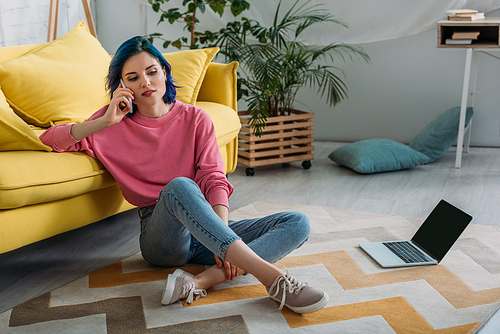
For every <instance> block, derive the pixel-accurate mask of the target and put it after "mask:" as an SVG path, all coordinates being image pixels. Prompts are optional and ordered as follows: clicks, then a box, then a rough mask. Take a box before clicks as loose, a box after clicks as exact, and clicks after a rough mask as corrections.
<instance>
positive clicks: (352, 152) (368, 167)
mask: <svg viewBox="0 0 500 334" xmlns="http://www.w3.org/2000/svg"><path fill="white" fill-rule="evenodd" d="M328 157H329V158H330V159H331V160H333V161H335V162H336V163H338V164H339V165H341V166H345V167H348V168H350V169H352V170H354V171H356V172H358V173H362V174H371V173H377V172H389V171H395V170H400V169H408V168H411V167H413V166H417V165H422V164H425V163H427V162H428V161H429V158H428V157H427V156H426V155H424V154H422V153H420V152H417V151H415V150H414V149H412V148H411V147H409V146H406V145H405V144H401V143H398V142H397V141H394V140H391V139H383V138H375V139H367V140H361V141H358V142H355V143H352V144H348V145H345V146H342V147H339V148H338V149H336V150H335V151H333V152H332V153H330V155H329V156H328Z"/></svg>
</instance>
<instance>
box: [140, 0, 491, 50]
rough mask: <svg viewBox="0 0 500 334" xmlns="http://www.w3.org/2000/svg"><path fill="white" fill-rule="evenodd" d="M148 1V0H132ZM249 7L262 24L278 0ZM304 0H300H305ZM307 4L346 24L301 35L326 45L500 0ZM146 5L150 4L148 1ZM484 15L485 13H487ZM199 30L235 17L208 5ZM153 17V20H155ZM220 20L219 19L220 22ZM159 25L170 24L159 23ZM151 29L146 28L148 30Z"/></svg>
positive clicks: (326, 0)
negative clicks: (214, 10)
mask: <svg viewBox="0 0 500 334" xmlns="http://www.w3.org/2000/svg"><path fill="white" fill-rule="evenodd" d="M135 1H136V2H139V3H143V4H148V3H147V0H135ZM250 2H251V7H250V10H249V11H246V12H244V13H243V14H242V15H240V17H241V16H246V17H248V18H253V19H256V20H257V21H259V22H260V23H261V24H270V23H271V22H272V20H273V18H274V13H275V9H276V6H277V4H278V1H276V0H274V1H269V0H250ZM294 2H295V0H283V2H282V9H281V12H282V13H285V12H286V10H288V9H289V8H290V7H291V5H292V4H293V3H294ZM305 2H306V1H301V3H305ZM307 4H308V5H321V6H322V7H323V8H325V9H327V10H329V11H330V12H331V13H332V14H333V15H334V16H335V18H336V19H339V20H341V21H343V22H345V23H347V24H348V25H349V28H344V27H341V26H338V25H334V24H331V25H329V27H330V28H329V29H328V30H326V31H327V32H325V26H320V25H318V27H317V28H316V30H314V29H311V30H310V31H309V35H307V36H304V40H305V41H306V42H307V43H308V44H313V45H314V44H315V45H327V44H329V43H331V42H336V41H342V42H344V43H349V44H366V43H374V42H380V41H385V40H391V39H396V38H401V37H405V36H411V35H415V34H418V33H421V32H423V31H426V30H430V29H436V23H437V22H438V21H440V20H443V19H446V14H445V13H446V10H448V9H457V8H467V9H475V10H478V11H480V12H485V13H488V12H491V11H493V10H495V9H498V8H500V1H499V0H439V1H436V0H418V1H415V0H377V1H373V0H319V1H318V0H309V1H307ZM148 6H149V4H148ZM172 7H178V8H182V0H170V1H169V2H168V4H166V5H163V7H162V8H172ZM486 15H487V14H486ZM158 18H159V14H157V13H153V12H152V11H151V12H150V14H149V17H148V20H156V21H157V20H158ZM199 20H200V25H199V29H200V30H205V29H210V30H218V29H220V28H221V27H222V26H224V25H225V24H226V22H228V21H233V20H235V18H234V17H232V15H231V14H230V12H229V10H226V13H225V14H224V16H223V17H222V19H221V18H220V17H219V16H218V15H216V14H213V13H212V12H211V11H210V10H209V9H207V11H206V13H205V14H203V16H201V15H200V16H199ZM156 21H155V22H156ZM221 21H222V22H221ZM161 25H162V26H164V25H167V26H168V25H169V24H168V23H162V24H161ZM151 32H153V31H149V33H151Z"/></svg>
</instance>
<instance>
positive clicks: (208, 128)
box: [40, 101, 233, 206]
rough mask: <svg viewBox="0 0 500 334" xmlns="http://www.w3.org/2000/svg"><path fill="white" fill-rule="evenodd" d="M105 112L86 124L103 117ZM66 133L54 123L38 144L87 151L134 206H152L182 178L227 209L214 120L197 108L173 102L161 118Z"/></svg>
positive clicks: (125, 120) (127, 120) (68, 127)
mask: <svg viewBox="0 0 500 334" xmlns="http://www.w3.org/2000/svg"><path fill="white" fill-rule="evenodd" d="M107 108H108V106H105V107H103V108H101V109H100V110H99V111H97V112H96V113H95V114H94V115H92V116H91V117H90V120H93V119H96V118H99V117H101V116H103V115H104V114H105V113H106V110H107ZM70 131H71V125H68V124H62V125H57V126H54V127H51V128H50V129H48V130H47V131H45V132H44V133H43V134H42V135H41V136H40V140H41V141H42V142H43V143H44V144H45V145H48V146H50V147H52V149H53V150H54V151H56V152H69V151H85V152H86V153H87V154H88V155H90V156H91V157H93V158H97V159H99V161H101V163H102V164H103V165H104V167H106V169H107V170H108V171H109V172H110V173H111V174H112V175H113V177H114V178H115V180H116V182H117V183H118V185H119V186H120V189H121V191H122V193H123V196H124V197H125V199H127V201H129V202H130V203H132V204H133V205H136V206H147V205H152V204H155V203H156V201H157V199H158V197H159V194H160V191H161V190H162V189H163V188H164V187H165V185H167V184H168V183H169V182H170V181H171V180H172V179H174V178H176V177H181V176H183V177H187V178H190V179H192V180H194V181H195V182H196V184H197V185H198V186H199V187H200V189H201V191H202V193H203V194H204V195H205V198H206V199H207V201H208V202H209V203H210V205H211V206H214V205H216V204H222V205H225V206H228V198H229V196H230V195H231V193H232V192H233V186H232V185H231V184H230V183H229V181H228V180H227V179H226V176H225V175H224V161H223V160H222V156H221V154H220V151H219V147H218V145H217V140H216V138H215V130H214V126H213V123H212V120H211V119H210V116H208V114H207V113H206V112H205V111H204V110H202V109H200V108H198V107H195V106H192V105H189V104H185V103H182V102H180V101H176V102H175V105H174V107H173V108H172V109H171V110H170V111H169V112H168V113H167V114H166V115H164V116H162V117H160V118H147V117H144V116H142V115H141V114H139V113H138V112H136V113H135V114H134V115H133V116H132V117H124V118H123V120H122V121H121V122H120V123H118V124H115V125H113V126H111V127H109V128H106V129H104V130H101V131H99V132H96V133H94V134H93V135H90V136H88V137H86V138H84V139H82V140H81V141H77V140H75V139H74V138H73V136H72V135H71V133H70Z"/></svg>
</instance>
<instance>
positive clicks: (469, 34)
mask: <svg viewBox="0 0 500 334" xmlns="http://www.w3.org/2000/svg"><path fill="white" fill-rule="evenodd" d="M478 36H479V31H455V32H453V34H452V35H451V39H458V40H460V39H466V40H474V39H477V37H478Z"/></svg>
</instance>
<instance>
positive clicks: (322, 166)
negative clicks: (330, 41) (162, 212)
mask: <svg viewBox="0 0 500 334" xmlns="http://www.w3.org/2000/svg"><path fill="white" fill-rule="evenodd" d="M314 145H315V151H314V154H315V159H314V160H313V161H312V167H311V169H309V170H304V169H303V168H302V167H301V164H300V162H296V163H291V164H288V165H286V166H285V167H282V166H281V165H277V166H267V167H259V168H256V169H255V176H253V177H247V176H246V175H245V167H244V166H241V165H239V166H238V168H237V169H236V171H235V172H234V173H232V174H230V175H229V177H228V178H229V180H230V182H231V183H232V184H233V185H234V187H235V191H234V193H233V195H232V197H231V198H230V206H231V209H232V210H234V209H237V208H239V207H241V206H244V205H246V204H249V203H252V202H254V201H256V200H262V199H272V200H276V201H283V202H291V203H300V204H311V205H325V206H333V207H338V208H343V209H349V210H357V211H366V212H374V213H382V214H391V215H403V216H411V217H421V218H424V217H426V216H427V215H428V213H429V212H430V211H431V210H432V209H433V208H434V206H435V205H436V204H437V203H438V201H439V200H440V199H441V198H444V199H446V200H447V201H449V202H451V203H452V204H454V205H456V206H458V207H460V208H462V209H463V210H465V211H466V212H468V213H469V214H471V215H472V216H473V217H474V220H473V221H472V222H473V223H475V224H484V225H494V226H500V206H499V203H500V149H498V148H476V147H473V148H471V150H470V152H469V153H468V154H464V157H463V160H462V168H461V169H455V168H454V161H455V160H454V159H455V154H454V152H455V149H454V148H452V149H450V151H449V152H448V153H446V154H445V156H443V157H442V158H441V159H439V160H438V161H436V162H434V163H432V164H429V165H426V166H418V167H415V168H412V169H410V170H406V171H399V172H391V173H381V174H373V175H360V174H357V173H355V172H353V171H351V170H349V169H346V168H342V167H340V166H338V165H336V164H335V163H333V162H332V161H330V160H329V159H328V158H327V156H328V154H329V153H330V152H331V151H333V150H334V149H335V148H337V147H340V146H342V145H344V144H343V143H331V142H316V143H315V144H314ZM138 235H139V220H138V216H137V213H136V212H135V210H132V211H129V212H125V213H122V214H120V215H118V216H115V217H112V218H109V219H106V220H104V221H101V222H98V223H95V224H92V225H90V226H86V227H83V228H81V229H79V230H76V231H71V232H68V233H66V234H63V235H60V236H56V237H54V238H51V239H48V240H45V241H42V242H39V243H36V244H33V245H29V246H27V247H24V248H22V249H19V250H16V251H14V252H10V253H7V254H1V255H0V283H1V284H0V313H1V312H3V311H5V310H8V309H10V308H12V307H14V306H15V305H18V304H20V303H21V302H23V301H26V300H29V299H31V298H34V297H36V296H38V295H40V294H42V293H45V292H47V291H51V290H53V289H55V288H57V287H59V286H61V285H63V284H66V283H68V282H70V281H72V280H75V279H77V278H79V277H81V276H84V275H86V274H88V273H90V272H92V271H95V270H97V269H99V268H102V267H104V266H106V265H108V264H111V263H113V262H116V261H118V260H120V259H122V258H125V257H127V256H129V255H132V254H134V253H136V252H138V251H139V243H138ZM498 313H499V312H497V314H496V315H495V316H494V318H493V319H492V320H491V321H490V323H493V322H494V326H498V327H500V314H498ZM498 327H497V328H498ZM487 330H488V328H485V329H484V330H483V331H481V333H489V332H488V331H487Z"/></svg>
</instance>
